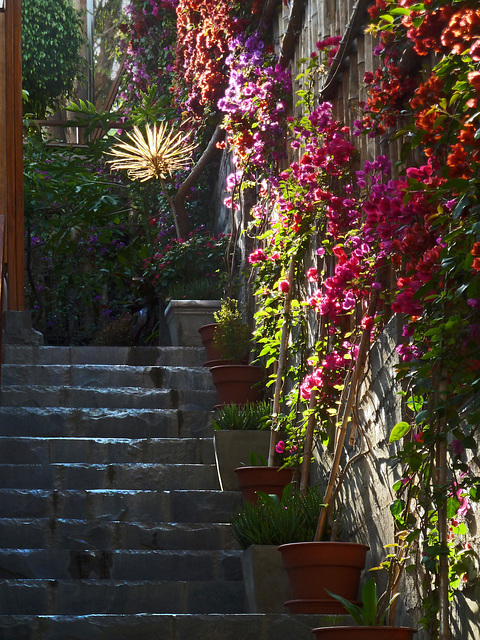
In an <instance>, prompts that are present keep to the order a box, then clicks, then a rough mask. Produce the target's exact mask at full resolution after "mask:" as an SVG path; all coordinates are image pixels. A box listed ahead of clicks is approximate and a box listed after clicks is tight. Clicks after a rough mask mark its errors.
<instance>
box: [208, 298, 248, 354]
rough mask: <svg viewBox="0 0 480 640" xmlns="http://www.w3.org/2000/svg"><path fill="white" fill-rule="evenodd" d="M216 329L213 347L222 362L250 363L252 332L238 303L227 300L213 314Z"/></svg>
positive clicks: (231, 299) (230, 299)
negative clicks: (243, 317)
mask: <svg viewBox="0 0 480 640" xmlns="http://www.w3.org/2000/svg"><path fill="white" fill-rule="evenodd" d="M213 317H214V318H215V322H216V327H215V332H214V337H213V345H214V347H215V348H216V349H217V351H218V353H219V354H220V357H221V359H222V360H226V361H229V362H234V363H244V362H248V357H249V354H250V349H251V346H252V332H251V331H250V327H249V326H248V324H246V323H245V322H244V321H243V319H242V316H241V314H240V311H239V309H238V302H237V300H234V299H233V298H226V299H225V300H223V301H222V305H221V307H220V309H219V310H218V311H216V312H215V313H214V314H213Z"/></svg>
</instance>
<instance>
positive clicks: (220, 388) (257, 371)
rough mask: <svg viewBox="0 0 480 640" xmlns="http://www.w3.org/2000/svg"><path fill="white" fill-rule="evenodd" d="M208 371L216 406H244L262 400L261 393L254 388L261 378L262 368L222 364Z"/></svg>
mask: <svg viewBox="0 0 480 640" xmlns="http://www.w3.org/2000/svg"><path fill="white" fill-rule="evenodd" d="M210 371H211V374H212V378H213V384H214V385H215V387H216V389H217V400H218V404H246V403H247V402H259V401H260V400H261V399H262V391H261V389H260V388H259V387H258V386H256V385H257V384H258V383H259V382H260V380H261V379H262V377H263V373H264V372H263V369H262V367H255V366H252V365H249V364H222V365H218V366H216V367H212V368H211V369H210Z"/></svg>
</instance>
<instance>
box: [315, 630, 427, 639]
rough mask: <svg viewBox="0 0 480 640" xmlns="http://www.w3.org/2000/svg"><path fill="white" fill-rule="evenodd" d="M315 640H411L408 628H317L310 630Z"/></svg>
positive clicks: (410, 631)
mask: <svg viewBox="0 0 480 640" xmlns="http://www.w3.org/2000/svg"><path fill="white" fill-rule="evenodd" d="M312 633H314V634H315V637H316V638H317V640H412V638H413V634H414V633H416V629H411V628H410V627H318V628H316V629H312Z"/></svg>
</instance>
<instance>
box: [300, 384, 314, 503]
mask: <svg viewBox="0 0 480 640" xmlns="http://www.w3.org/2000/svg"><path fill="white" fill-rule="evenodd" d="M316 405H317V390H316V389H312V393H311V395H310V406H309V409H310V411H311V412H312V413H311V414H310V415H309V416H308V424H307V431H306V434H305V445H304V447H303V462H302V472H301V476H300V493H303V494H304V493H306V491H307V486H308V474H309V471H310V460H311V458H312V448H313V432H314V430H315V413H314V412H313V411H314V409H315V407H316Z"/></svg>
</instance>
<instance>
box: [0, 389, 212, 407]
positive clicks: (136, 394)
mask: <svg viewBox="0 0 480 640" xmlns="http://www.w3.org/2000/svg"><path fill="white" fill-rule="evenodd" d="M216 399H217V395H216V393H215V390H210V391H208V390H197V389H190V390H186V389H181V390H176V389H143V388H141V387H123V388H119V389H116V388H113V389H106V388H105V389H104V388H95V387H68V386H67V387H49V386H39V385H10V386H3V387H2V405H3V406H4V407H68V408H70V409H76V408H83V407H88V408H101V407H108V408H109V409H203V410H210V409H212V407H213V406H214V405H215V402H216Z"/></svg>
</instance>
